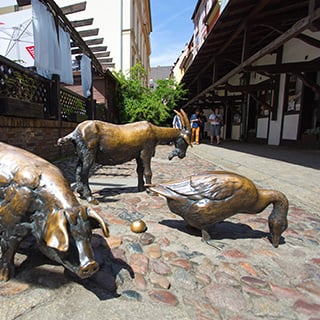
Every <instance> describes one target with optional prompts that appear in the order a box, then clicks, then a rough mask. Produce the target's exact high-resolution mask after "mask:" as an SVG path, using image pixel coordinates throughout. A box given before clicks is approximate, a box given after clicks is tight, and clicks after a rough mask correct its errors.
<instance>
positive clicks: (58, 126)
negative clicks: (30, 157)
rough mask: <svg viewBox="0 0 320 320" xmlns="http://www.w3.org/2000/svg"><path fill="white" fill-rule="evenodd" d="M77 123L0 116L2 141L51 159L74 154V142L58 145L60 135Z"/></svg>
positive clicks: (63, 134)
mask: <svg viewBox="0 0 320 320" xmlns="http://www.w3.org/2000/svg"><path fill="white" fill-rule="evenodd" d="M76 125H77V123H72V122H61V123H60V122H59V121H56V120H43V119H29V118H18V117H4V116H0V141H1V142H5V143H8V144H11V145H14V146H17V147H20V148H22V149H26V150H28V151H30V152H32V153H34V154H37V155H39V156H40V157H42V158H44V159H47V160H49V161H52V160H57V159H59V158H61V157H64V156H70V155H73V154H74V147H73V144H72V143H68V144H66V145H64V146H62V147H57V146H56V143H57V140H58V139H59V137H62V136H65V135H66V134H68V133H70V132H71V131H72V130H73V129H74V128H75V127H76Z"/></svg>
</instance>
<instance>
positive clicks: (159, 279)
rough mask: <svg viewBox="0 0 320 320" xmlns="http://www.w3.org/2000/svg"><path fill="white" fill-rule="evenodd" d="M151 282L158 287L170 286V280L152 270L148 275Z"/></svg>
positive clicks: (166, 287) (165, 287) (167, 287)
mask: <svg viewBox="0 0 320 320" xmlns="http://www.w3.org/2000/svg"><path fill="white" fill-rule="evenodd" d="M149 278H150V281H151V283H152V284H153V285H154V286H155V287H158V288H162V289H169V288H170V282H169V280H168V279H167V277H164V276H161V275H159V274H156V273H154V272H151V273H150V275H149Z"/></svg>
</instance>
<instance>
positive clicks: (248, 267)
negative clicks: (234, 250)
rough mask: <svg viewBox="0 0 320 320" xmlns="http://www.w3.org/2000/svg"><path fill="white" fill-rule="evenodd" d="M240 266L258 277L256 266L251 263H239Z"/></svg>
mask: <svg viewBox="0 0 320 320" xmlns="http://www.w3.org/2000/svg"><path fill="white" fill-rule="evenodd" d="M239 266H241V267H242V268H243V269H244V270H245V271H246V272H248V273H249V274H251V275H253V276H257V275H258V272H257V271H256V269H255V268H254V266H253V265H252V264H251V263H249V262H243V261H241V262H239Z"/></svg>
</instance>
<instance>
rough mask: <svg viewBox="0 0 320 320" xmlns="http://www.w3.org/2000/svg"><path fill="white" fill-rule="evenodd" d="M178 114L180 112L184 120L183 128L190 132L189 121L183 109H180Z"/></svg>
mask: <svg viewBox="0 0 320 320" xmlns="http://www.w3.org/2000/svg"><path fill="white" fill-rule="evenodd" d="M180 112H181V114H182V116H183V119H184V122H185V128H186V129H187V130H191V125H190V121H189V118H188V116H187V114H186V113H185V112H184V110H183V109H180Z"/></svg>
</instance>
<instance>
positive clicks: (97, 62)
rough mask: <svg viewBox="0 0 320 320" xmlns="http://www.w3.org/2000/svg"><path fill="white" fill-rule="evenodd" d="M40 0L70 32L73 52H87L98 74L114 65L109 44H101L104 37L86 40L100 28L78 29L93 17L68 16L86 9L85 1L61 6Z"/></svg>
mask: <svg viewBox="0 0 320 320" xmlns="http://www.w3.org/2000/svg"><path fill="white" fill-rule="evenodd" d="M40 1H41V2H42V3H43V4H45V5H46V6H47V7H48V8H49V10H50V11H51V12H52V13H53V16H54V17H55V19H56V23H60V24H62V26H63V27H64V28H65V29H67V30H68V32H69V33H70V37H71V39H72V43H71V47H72V50H71V53H72V54H86V55H87V56H88V57H89V58H90V59H91V61H92V65H93V67H94V69H95V70H96V71H97V72H98V74H103V73H104V71H105V70H106V69H108V68H112V67H114V63H112V60H113V59H112V58H111V57H110V52H109V51H107V46H102V45H101V44H102V43H103V40H104V39H103V38H101V37H98V38H93V39H89V40H85V38H86V37H91V36H98V34H99V29H98V28H94V29H87V30H82V31H77V28H78V27H83V26H90V25H92V24H93V18H88V19H83V20H78V21H69V19H68V18H67V15H69V14H72V13H75V12H80V11H85V10H86V4H87V3H86V2H85V1H84V2H79V3H75V4H72V5H69V6H65V7H62V8H60V7H59V6H58V5H57V4H56V3H55V1H54V0H40ZM17 3H18V5H20V6H24V5H30V4H31V0H17Z"/></svg>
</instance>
